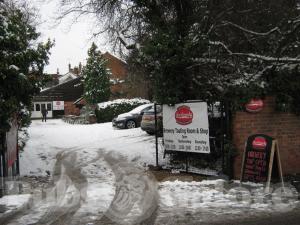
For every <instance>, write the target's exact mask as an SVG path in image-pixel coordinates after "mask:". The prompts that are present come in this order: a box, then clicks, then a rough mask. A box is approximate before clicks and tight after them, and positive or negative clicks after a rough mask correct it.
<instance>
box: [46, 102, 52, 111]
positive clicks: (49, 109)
mask: <svg viewBox="0 0 300 225" xmlns="http://www.w3.org/2000/svg"><path fill="white" fill-rule="evenodd" d="M47 110H48V111H51V110H52V107H51V103H48V104H47Z"/></svg>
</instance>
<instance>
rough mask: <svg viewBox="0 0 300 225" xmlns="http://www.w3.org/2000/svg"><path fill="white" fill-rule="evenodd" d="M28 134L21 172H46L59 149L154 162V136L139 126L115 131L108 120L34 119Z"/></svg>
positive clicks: (141, 161)
mask: <svg viewBox="0 0 300 225" xmlns="http://www.w3.org/2000/svg"><path fill="white" fill-rule="evenodd" d="M28 134H29V137H30V139H29V140H28V142H27V144H26V146H25V149H24V152H23V153H22V154H21V159H20V160H21V161H20V164H21V175H46V172H45V171H46V170H48V171H52V169H53V166H54V163H55V161H56V155H57V153H59V152H61V151H79V152H87V154H92V155H93V154H97V152H98V151H103V152H111V153H116V154H117V155H119V154H120V155H122V156H124V157H125V158H126V159H127V160H128V161H135V162H137V163H139V164H141V165H144V164H154V163H155V143H154V137H153V136H149V135H147V134H146V133H145V132H143V131H142V130H141V129H140V128H137V129H131V130H117V129H114V128H112V125H111V123H103V124H93V125H72V124H67V123H64V122H63V121H61V120H48V122H47V123H43V122H41V121H37V120H34V121H33V122H32V124H31V126H30V128H29V129H28ZM161 154H162V153H161ZM160 158H162V157H160Z"/></svg>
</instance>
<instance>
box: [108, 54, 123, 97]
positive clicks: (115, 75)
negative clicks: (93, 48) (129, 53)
mask: <svg viewBox="0 0 300 225" xmlns="http://www.w3.org/2000/svg"><path fill="white" fill-rule="evenodd" d="M103 57H104V58H105V59H106V60H107V68H109V69H110V71H111V77H110V79H112V80H114V81H118V80H121V81H122V83H116V84H111V86H110V90H111V92H112V98H118V97H126V93H127V92H128V91H127V90H126V89H127V88H126V85H125V83H124V82H123V81H125V80H126V79H127V73H128V71H127V64H126V63H125V62H123V61H122V60H120V59H118V58H116V57H115V56H113V55H111V54H109V53H108V52H106V53H104V54H103Z"/></svg>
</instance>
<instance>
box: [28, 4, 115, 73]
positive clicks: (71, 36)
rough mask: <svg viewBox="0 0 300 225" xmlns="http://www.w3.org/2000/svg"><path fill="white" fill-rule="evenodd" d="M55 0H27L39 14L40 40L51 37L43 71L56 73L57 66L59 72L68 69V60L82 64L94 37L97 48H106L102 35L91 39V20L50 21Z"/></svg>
mask: <svg viewBox="0 0 300 225" xmlns="http://www.w3.org/2000/svg"><path fill="white" fill-rule="evenodd" d="M58 2H59V0H31V1H30V3H31V4H32V5H33V6H35V7H36V8H37V9H38V13H39V14H40V16H41V22H42V23H41V25H39V26H38V31H39V32H41V34H42V36H41V40H42V41H45V40H47V39H48V38H50V39H51V40H53V39H55V46H54V47H53V48H52V49H51V56H50V63H49V65H48V66H47V67H46V68H45V72H46V73H56V71H57V68H58V69H59V72H60V74H64V73H66V72H67V71H68V64H69V63H71V65H72V67H73V66H78V64H79V62H82V63H83V64H85V59H86V58H87V50H88V48H89V47H90V45H91V43H92V41H95V42H96V44H97V45H98V47H99V49H100V50H101V51H109V50H110V48H109V46H108V43H107V41H105V37H101V38H97V39H96V40H91V36H92V35H91V34H92V28H93V20H92V19H91V18H82V19H80V20H79V22H78V23H75V24H73V25H72V18H68V19H66V20H63V22H62V23H61V24H60V25H58V26H53V25H54V18H55V16H57V11H58V9H59V6H58Z"/></svg>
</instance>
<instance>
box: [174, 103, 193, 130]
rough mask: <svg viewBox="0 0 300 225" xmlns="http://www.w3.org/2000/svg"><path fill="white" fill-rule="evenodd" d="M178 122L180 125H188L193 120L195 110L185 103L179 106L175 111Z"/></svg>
mask: <svg viewBox="0 0 300 225" xmlns="http://www.w3.org/2000/svg"><path fill="white" fill-rule="evenodd" d="M175 120H176V123H178V124H180V125H187V124H190V123H192V121H193V112H192V110H191V109H190V107H188V106H186V105H183V106H180V107H178V108H177V110H176V112H175Z"/></svg>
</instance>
